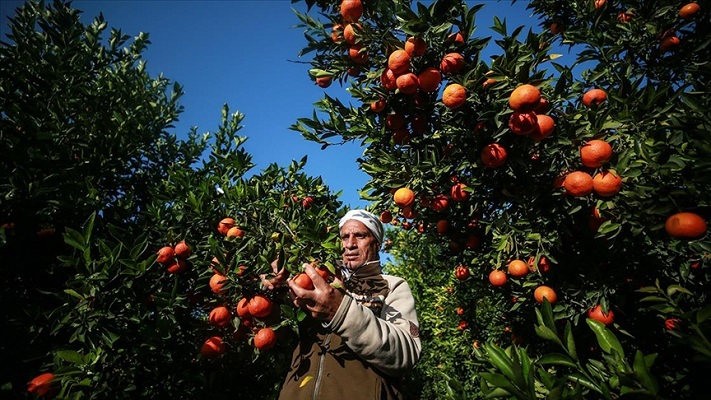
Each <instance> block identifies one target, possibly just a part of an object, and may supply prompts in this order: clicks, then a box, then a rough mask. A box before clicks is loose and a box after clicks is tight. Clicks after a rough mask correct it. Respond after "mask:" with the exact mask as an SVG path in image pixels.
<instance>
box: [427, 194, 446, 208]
mask: <svg viewBox="0 0 711 400" xmlns="http://www.w3.org/2000/svg"><path fill="white" fill-rule="evenodd" d="M448 207H449V201H448V200H447V196H445V195H443V194H438V195H437V196H435V197H434V199H432V201H431V202H430V208H431V209H432V210H434V211H444V210H446V209H447V208H448Z"/></svg>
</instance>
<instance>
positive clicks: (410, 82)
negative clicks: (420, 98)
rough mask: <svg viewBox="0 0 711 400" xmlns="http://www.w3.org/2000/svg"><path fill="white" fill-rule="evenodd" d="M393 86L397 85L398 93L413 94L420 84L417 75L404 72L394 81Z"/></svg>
mask: <svg viewBox="0 0 711 400" xmlns="http://www.w3.org/2000/svg"><path fill="white" fill-rule="evenodd" d="M395 85H397V88H398V90H399V91H400V93H405V94H415V93H417V89H418V88H419V87H420V82H419V80H418V78H417V75H415V74H413V73H412V72H406V73H404V74H402V75H400V76H398V77H397V79H395Z"/></svg>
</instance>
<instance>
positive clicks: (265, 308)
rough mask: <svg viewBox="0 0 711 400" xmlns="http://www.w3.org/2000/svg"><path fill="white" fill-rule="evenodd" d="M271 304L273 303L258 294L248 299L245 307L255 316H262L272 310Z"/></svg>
mask: <svg viewBox="0 0 711 400" xmlns="http://www.w3.org/2000/svg"><path fill="white" fill-rule="evenodd" d="M273 305H274V303H272V301H271V300H269V299H268V298H266V297H264V296H262V295H259V294H258V295H256V296H254V297H252V298H251V299H249V303H247V309H248V310H249V314H250V315H252V316H254V317H257V318H264V317H266V316H267V315H269V314H270V313H271V312H272V308H273Z"/></svg>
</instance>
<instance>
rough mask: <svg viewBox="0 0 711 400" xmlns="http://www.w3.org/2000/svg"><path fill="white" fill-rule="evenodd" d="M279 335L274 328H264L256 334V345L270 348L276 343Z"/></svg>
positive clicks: (260, 347)
mask: <svg viewBox="0 0 711 400" xmlns="http://www.w3.org/2000/svg"><path fill="white" fill-rule="evenodd" d="M276 340H277V336H276V333H275V332H274V330H273V329H272V328H268V327H267V328H262V329H260V330H258V331H257V333H256V334H255V335H254V347H256V348H257V349H259V350H269V349H271V348H272V347H274V345H276Z"/></svg>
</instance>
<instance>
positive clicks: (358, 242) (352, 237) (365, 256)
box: [341, 219, 380, 270]
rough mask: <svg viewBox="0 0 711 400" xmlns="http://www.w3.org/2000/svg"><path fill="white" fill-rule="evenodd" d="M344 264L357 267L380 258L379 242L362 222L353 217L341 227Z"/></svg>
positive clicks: (350, 267) (351, 267)
mask: <svg viewBox="0 0 711 400" xmlns="http://www.w3.org/2000/svg"><path fill="white" fill-rule="evenodd" d="M341 243H342V245H343V264H345V266H346V267H348V268H349V269H351V270H353V269H357V268H358V267H360V266H362V265H363V264H364V263H366V262H368V261H375V260H378V259H379V258H380V257H379V255H378V242H377V241H376V240H375V236H373V234H372V233H371V232H370V230H368V228H367V227H366V226H365V224H363V223H362V222H360V221H358V220H355V219H351V220H348V221H346V223H344V224H343V227H342V228H341Z"/></svg>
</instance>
